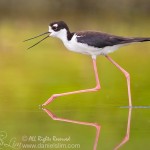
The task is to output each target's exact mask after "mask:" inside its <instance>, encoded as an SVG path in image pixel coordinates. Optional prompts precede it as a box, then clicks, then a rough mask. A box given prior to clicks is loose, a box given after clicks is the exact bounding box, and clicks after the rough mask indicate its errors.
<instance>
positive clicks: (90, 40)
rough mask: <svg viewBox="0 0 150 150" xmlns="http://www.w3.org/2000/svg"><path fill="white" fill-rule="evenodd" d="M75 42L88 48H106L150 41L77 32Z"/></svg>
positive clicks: (147, 39)
mask: <svg viewBox="0 0 150 150" xmlns="http://www.w3.org/2000/svg"><path fill="white" fill-rule="evenodd" d="M76 35H77V41H78V42H80V43H84V44H87V45H89V46H93V47H97V48H104V47H106V46H113V45H120V44H128V43H133V42H144V41H150V38H126V37H121V36H115V35H111V34H107V33H101V32H92V31H87V32H78V33H76Z"/></svg>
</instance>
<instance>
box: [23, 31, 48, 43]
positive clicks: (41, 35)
mask: <svg viewBox="0 0 150 150" xmlns="http://www.w3.org/2000/svg"><path fill="white" fill-rule="evenodd" d="M48 33H50V32H44V33H42V34H40V35H37V36H35V37H32V38H29V39H27V40H24V41H23V42H26V41H29V40H32V39H35V38H37V37H40V36H42V35H45V34H48Z"/></svg>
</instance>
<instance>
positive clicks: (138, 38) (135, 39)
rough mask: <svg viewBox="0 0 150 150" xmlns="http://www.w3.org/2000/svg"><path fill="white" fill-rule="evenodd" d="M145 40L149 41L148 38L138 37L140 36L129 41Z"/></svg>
mask: <svg viewBox="0 0 150 150" xmlns="http://www.w3.org/2000/svg"><path fill="white" fill-rule="evenodd" d="M147 41H150V38H140V37H137V38H131V42H147Z"/></svg>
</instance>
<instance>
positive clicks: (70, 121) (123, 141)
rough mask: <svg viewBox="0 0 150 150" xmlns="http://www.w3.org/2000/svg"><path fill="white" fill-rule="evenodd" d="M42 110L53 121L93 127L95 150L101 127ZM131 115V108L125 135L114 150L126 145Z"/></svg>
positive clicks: (95, 149) (94, 149)
mask: <svg viewBox="0 0 150 150" xmlns="http://www.w3.org/2000/svg"><path fill="white" fill-rule="evenodd" d="M42 110H43V111H44V112H46V113H47V114H48V116H49V117H50V118H52V119H53V120H57V121H62V122H68V123H74V124H79V125H85V126H92V127H95V128H96V135H95V142H94V146H93V150H97V145H98V140H99V135H100V128H101V126H100V125H99V124H97V123H89V122H81V121H77V120H70V119H65V118H60V117H57V116H56V115H55V114H54V113H52V111H50V110H48V109H46V108H42ZM131 113H132V108H128V117H127V128H126V134H125V136H124V138H123V140H122V141H121V142H120V143H119V144H118V145H117V146H116V147H115V148H114V150H118V149H120V147H122V146H123V145H124V144H126V142H127V141H128V140H129V137H130V125H131Z"/></svg>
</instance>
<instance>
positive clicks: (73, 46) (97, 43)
mask: <svg viewBox="0 0 150 150" xmlns="http://www.w3.org/2000/svg"><path fill="white" fill-rule="evenodd" d="M45 34H48V35H47V36H46V37H45V38H43V39H42V40H40V41H39V42H37V43H36V44H34V45H32V46H31V47H29V48H28V49H30V48H32V47H33V46H35V45H37V44H39V43H40V42H41V41H43V40H45V39H46V38H48V37H50V36H51V37H57V38H59V39H60V40H61V41H62V42H63V44H64V45H65V47H66V48H67V49H68V50H70V51H73V52H77V53H82V54H86V55H90V56H91V57H92V61H93V67H94V73H95V79H96V86H95V87H94V88H90V89H84V90H78V91H72V92H66V93H60V94H53V95H52V96H51V97H50V98H49V99H48V100H47V101H46V102H45V103H44V104H43V105H42V106H45V105H47V104H49V103H50V102H52V101H53V100H54V99H55V98H57V97H60V96H66V95H70V94H77V93H85V92H94V91H98V90H100V88H101V86H100V81H99V77H98V71H97V66H96V57H97V56H98V55H103V56H105V57H106V58H107V59H108V60H109V61H110V62H111V63H112V64H114V65H115V66H116V67H117V68H118V69H119V70H120V71H121V72H122V73H123V74H124V75H125V77H126V80H127V88H128V101H129V107H131V106H132V101H131V91H130V74H129V73H128V72H127V71H126V70H124V69H123V68H122V67H121V66H120V65H119V64H117V63H116V62H115V61H114V60H113V59H112V58H111V57H109V56H108V55H107V54H108V53H111V52H114V51H115V50H117V49H118V48H119V47H122V46H125V45H128V44H132V43H136V42H145V41H150V38H143V37H142V38H141V37H131V38H129V37H121V36H116V35H111V34H107V33H102V32H95V31H81V32H70V30H69V28H68V26H67V24H66V23H65V22H64V21H58V22H53V23H50V25H49V30H48V32H45V33H42V34H40V35H38V36H35V37H33V38H30V39H27V40H25V41H29V40H31V39H34V38H37V37H39V36H42V35H45Z"/></svg>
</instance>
